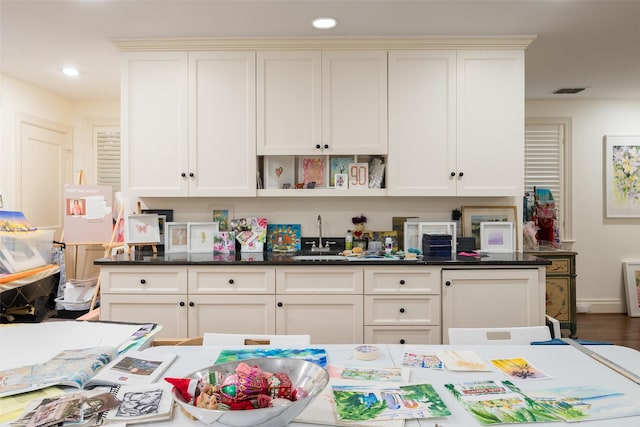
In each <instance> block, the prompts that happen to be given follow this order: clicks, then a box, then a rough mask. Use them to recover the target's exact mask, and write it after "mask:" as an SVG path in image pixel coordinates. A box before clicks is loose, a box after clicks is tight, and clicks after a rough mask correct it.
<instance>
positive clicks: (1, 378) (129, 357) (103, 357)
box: [0, 347, 176, 397]
mask: <svg viewBox="0 0 640 427" xmlns="http://www.w3.org/2000/svg"><path fill="white" fill-rule="evenodd" d="M117 354H118V351H117V349H116V348H115V347H91V348H85V349H74V350H64V351H62V352H60V353H58V354H57V355H56V356H54V357H53V358H51V359H50V360H48V361H46V362H44V363H38V364H35V365H29V366H23V367H19V368H14V369H9V370H5V371H0V397H4V396H11V395H14V394H19V393H24V392H27V391H32V390H38V389H41V388H45V387H49V386H52V385H64V386H70V387H76V388H79V389H83V388H87V387H90V386H94V385H118V384H149V383H153V382H155V381H157V380H158V378H160V376H161V375H162V374H163V373H164V371H166V370H167V368H168V367H169V366H170V365H171V363H173V361H174V360H175V358H176V355H162V356H152V357H149V356H146V355H145V354H144V353H142V352H139V351H128V352H126V353H123V354H121V355H120V356H117Z"/></svg>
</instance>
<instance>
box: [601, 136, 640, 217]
mask: <svg viewBox="0 0 640 427" xmlns="http://www.w3.org/2000/svg"><path fill="white" fill-rule="evenodd" d="M639 157H640V136H613V135H607V136H605V161H604V166H605V205H606V217H607V218H640V163H639V162H638V158H639Z"/></svg>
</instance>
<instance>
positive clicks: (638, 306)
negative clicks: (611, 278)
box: [622, 261, 640, 317]
mask: <svg viewBox="0 0 640 427" xmlns="http://www.w3.org/2000/svg"><path fill="white" fill-rule="evenodd" d="M622 269H623V274H624V288H625V291H626V295H627V314H628V315H629V316H631V317H640V261H625V262H623V263H622Z"/></svg>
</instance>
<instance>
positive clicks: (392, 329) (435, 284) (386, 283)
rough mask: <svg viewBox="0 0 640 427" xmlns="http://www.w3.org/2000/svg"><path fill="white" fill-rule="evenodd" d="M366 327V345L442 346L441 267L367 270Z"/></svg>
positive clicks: (393, 267) (365, 284)
mask: <svg viewBox="0 0 640 427" xmlns="http://www.w3.org/2000/svg"><path fill="white" fill-rule="evenodd" d="M364 325H365V326H364V329H365V342H367V343H373V344H377V343H379V344H382V343H386V344H438V343H440V268H439V267H427V266H406V267H405V266H401V267H397V266H390V267H367V268H365V275H364Z"/></svg>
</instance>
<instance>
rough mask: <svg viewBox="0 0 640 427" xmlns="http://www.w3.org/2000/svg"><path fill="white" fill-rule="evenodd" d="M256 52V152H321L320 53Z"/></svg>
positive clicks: (286, 153) (260, 153) (277, 153)
mask: <svg viewBox="0 0 640 427" xmlns="http://www.w3.org/2000/svg"><path fill="white" fill-rule="evenodd" d="M257 55H258V56H257V127H258V144H257V152H258V155H268V154H272V155H295V154H320V153H321V150H322V145H321V144H322V112H321V108H322V99H321V96H322V95H321V93H322V87H321V84H322V77H321V73H322V65H321V54H320V52H319V51H261V52H258V54H257ZM316 146H317V148H316Z"/></svg>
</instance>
